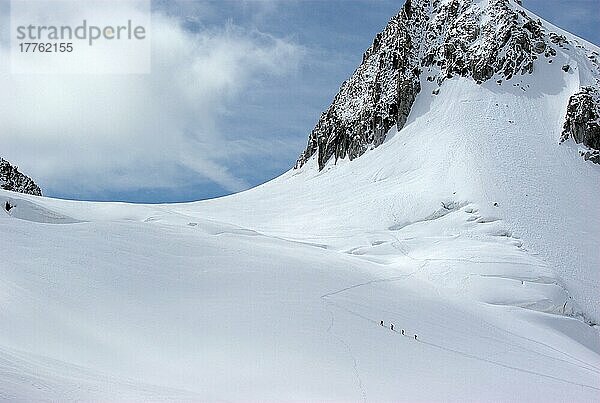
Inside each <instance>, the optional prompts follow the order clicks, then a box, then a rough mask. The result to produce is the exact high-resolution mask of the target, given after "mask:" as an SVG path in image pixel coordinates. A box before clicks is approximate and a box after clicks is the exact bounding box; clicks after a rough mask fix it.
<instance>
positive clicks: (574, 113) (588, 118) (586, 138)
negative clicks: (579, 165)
mask: <svg viewBox="0 0 600 403" xmlns="http://www.w3.org/2000/svg"><path fill="white" fill-rule="evenodd" d="M568 139H573V140H574V141H575V142H576V143H578V144H583V145H584V146H585V147H586V148H587V149H586V150H585V151H581V154H582V156H583V158H584V159H585V160H586V161H588V160H589V161H592V162H595V163H596V164H600V151H599V150H600V91H599V90H598V88H594V87H591V86H590V87H582V88H581V89H580V90H579V92H577V93H576V94H575V95H573V96H572V97H571V98H570V99H569V105H568V106H567V117H566V120H565V124H564V127H563V133H562V138H561V141H565V140H568Z"/></svg>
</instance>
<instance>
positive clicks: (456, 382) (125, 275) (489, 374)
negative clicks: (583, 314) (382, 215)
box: [0, 193, 600, 401]
mask: <svg viewBox="0 0 600 403" xmlns="http://www.w3.org/2000/svg"><path fill="white" fill-rule="evenodd" d="M2 196H3V197H6V196H10V197H13V200H14V201H15V202H16V203H19V204H21V205H25V206H26V207H25V208H24V209H28V208H29V205H28V204H23V203H22V201H23V200H27V201H29V202H30V203H33V204H36V205H37V206H38V208H37V210H38V211H42V210H44V209H48V210H50V209H56V210H61V211H60V214H63V213H64V212H65V211H67V210H68V211H70V212H71V215H72V216H75V217H77V218H78V219H83V218H85V219H86V221H85V222H79V223H71V224H50V223H40V222H37V221H29V220H26V219H18V218H14V217H9V216H8V215H3V216H0V234H3V239H2V243H3V244H10V245H11V247H10V248H6V250H5V251H4V252H3V259H2V262H3V263H2V264H0V270H1V275H0V278H1V279H2V282H1V283H0V284H2V286H1V288H0V301H1V303H0V306H1V307H2V309H1V310H0V318H1V321H2V323H3V326H2V327H1V328H0V346H1V347H2V349H1V354H0V355H1V357H2V359H0V395H1V396H3V397H6V398H26V399H31V398H38V399H39V398H50V399H65V398H78V399H90V398H94V399H114V398H125V397H127V398H154V399H164V398H175V399H185V398H203V399H224V400H240V399H247V398H253V399H286V400H291V399H300V400H305V399H311V400H317V399H344V400H382V399H385V400H389V399H394V400H413V401H414V400H443V399H452V400H463V399H467V398H469V399H475V400H494V399H497V400H508V399H511V398H514V396H519V397H520V398H522V399H527V400H537V399H540V398H543V399H545V400H548V401H559V400H578V401H592V400H593V399H594V398H595V396H597V394H598V392H599V391H600V383H599V382H598V379H599V376H598V375H600V342H599V340H598V334H597V330H596V329H594V328H592V327H590V326H588V325H586V324H585V323H584V322H582V321H581V320H579V319H575V318H569V317H567V316H563V315H555V314H548V313H542V312H538V311H534V310H529V309H520V308H515V306H516V305H524V306H528V304H529V303H530V302H535V303H536V304H538V306H536V307H532V308H534V309H541V310H548V309H550V310H552V309H555V308H556V306H555V305H556V301H558V300H559V299H561V298H564V295H562V294H561V293H562V292H563V291H562V290H561V289H560V287H557V286H555V285H553V284H552V273H551V271H550V270H548V268H547V267H546V266H545V265H544V264H543V263H542V262H541V261H540V260H539V259H538V258H536V257H533V256H530V255H529V254H527V253H524V252H522V251H520V250H519V249H518V248H517V246H516V245H515V244H514V243H515V241H514V240H511V239H509V238H507V237H498V236H497V233H496V231H497V228H496V225H497V223H489V222H488V223H485V222H482V221H485V220H479V219H477V220H470V219H471V218H474V217H478V216H480V214H479V213H477V212H476V211H475V209H474V207H473V206H471V205H467V206H463V207H458V206H457V208H456V209H453V211H452V212H450V213H448V214H445V215H443V216H440V217H439V218H432V219H430V220H427V221H423V222H420V223H413V224H411V225H407V226H404V227H403V228H396V229H394V230H392V231H390V230H383V231H379V232H365V233H362V234H361V233H358V232H354V233H353V232H350V231H348V232H346V231H343V230H341V229H340V231H339V232H338V233H337V237H336V238H335V239H331V238H329V237H327V236H322V237H318V236H315V237H313V238H312V239H307V238H308V237H307V236H305V235H303V234H298V236H297V238H298V240H293V239H283V238H282V237H280V236H274V235H266V234H262V233H260V232H258V231H254V230H252V229H248V228H244V227H239V226H235V225H231V224H226V223H221V222H218V221H214V220H207V219H199V218H195V217H194V215H197V214H196V213H194V214H193V215H188V216H186V215H184V214H182V213H181V212H178V211H176V208H175V207H184V206H139V207H138V206H127V205H122V204H108V203H103V204H97V203H84V202H80V203H73V202H62V201H58V200H51V199H40V198H33V197H27V196H21V195H15V194H11V193H3V194H2ZM17 208H18V207H17ZM96 208H97V209H98V210H99V211H100V213H99V214H98V216H94V214H93V211H94V210H95V209H96ZM187 208H190V209H196V210H197V207H195V206H187ZM223 213H225V212H223ZM54 214H59V212H58V211H54ZM108 214H112V215H113V217H112V218H110V219H109V218H108ZM134 215H137V217H136V218H135V219H133V216H134ZM22 216H23V217H26V216H27V215H26V214H23V215H22ZM119 216H121V218H119ZM478 220H479V221H480V222H477V221H478ZM456 231H461V232H462V236H457V234H456V233H455V232H456ZM495 233H496V235H493V234H495ZM282 235H283V233H282ZM285 235H286V236H287V237H288V238H291V237H292V235H293V232H288V233H286V234H285ZM386 237H387V238H386ZM367 240H369V241H368V243H366V242H367ZM325 244H329V245H330V246H329V247H325V246H324V245H325ZM361 244H362V245H361ZM334 245H336V246H334ZM350 245H361V246H359V247H357V248H351V249H345V248H346V247H348V246H350ZM338 248H339V249H338ZM461 262H462V263H461ZM521 280H523V283H522V282H521ZM516 290H521V291H520V292H515V291H516ZM553 298H554V299H555V300H556V301H555V302H553ZM484 299H487V301H485V302H483V301H484ZM561 300H562V299H561ZM540 302H549V303H550V305H553V307H552V308H549V307H548V306H541V305H539V304H540ZM561 313H562V312H561ZM567 313H568V312H567ZM379 320H385V322H386V325H387V324H388V323H389V322H390V321H391V322H392V323H395V324H396V329H395V330H396V331H395V332H392V331H391V330H390V329H389V328H388V327H387V326H386V327H381V326H379ZM402 330H405V334H406V335H405V336H403V335H402V334H401V331H402ZM415 333H416V334H418V340H415V339H414V334H415ZM467 380H468V381H467Z"/></svg>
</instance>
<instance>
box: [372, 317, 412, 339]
mask: <svg viewBox="0 0 600 403" xmlns="http://www.w3.org/2000/svg"><path fill="white" fill-rule="evenodd" d="M379 324H380V325H381V326H383V327H385V323H384V322H383V321H382V320H381V321H379ZM390 330H392V331H394V332H395V330H394V324H393V323H390ZM401 330H402V336H405V335H406V334H405V333H404V329H401ZM415 340H418V339H417V335H416V334H415Z"/></svg>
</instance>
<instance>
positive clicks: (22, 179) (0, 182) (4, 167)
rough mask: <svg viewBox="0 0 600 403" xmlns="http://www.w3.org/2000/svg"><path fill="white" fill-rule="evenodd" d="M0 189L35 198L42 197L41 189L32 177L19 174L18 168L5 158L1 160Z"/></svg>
mask: <svg viewBox="0 0 600 403" xmlns="http://www.w3.org/2000/svg"><path fill="white" fill-rule="evenodd" d="M0 189H4V190H10V191H13V192H19V193H27V194H31V195H35V196H41V195H42V191H41V189H40V187H39V186H38V185H36V184H35V182H34V181H33V180H32V179H31V178H30V177H28V176H26V175H24V174H22V173H21V172H19V170H18V168H17V167H16V166H13V165H11V164H10V163H9V162H8V161H6V160H5V159H3V158H0Z"/></svg>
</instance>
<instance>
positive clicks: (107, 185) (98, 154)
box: [0, 14, 304, 191]
mask: <svg viewBox="0 0 600 403" xmlns="http://www.w3.org/2000/svg"><path fill="white" fill-rule="evenodd" d="M179 22H180V21H179V20H177V19H176V18H175V17H168V16H165V15H164V14H155V15H153V20H152V74H150V75H12V74H10V73H9V66H8V63H7V61H8V60H9V57H8V55H7V49H6V46H4V47H2V48H1V49H0V57H1V59H0V64H1V65H0V88H2V89H3V96H2V97H0V155H3V156H4V157H6V158H9V159H11V160H13V161H14V162H15V163H17V164H18V165H20V166H21V167H22V168H24V170H25V171H27V172H28V173H29V174H31V175H32V176H33V177H34V178H36V179H39V182H41V184H42V186H48V187H52V188H55V189H66V188H69V187H71V188H73V189H83V190H91V191H102V190H104V189H111V190H122V189H128V190H132V189H136V188H153V187H171V186H179V185H181V184H182V183H181V182H182V181H183V180H184V179H183V178H184V177H185V175H183V174H182V171H183V170H186V169H187V170H193V171H195V172H196V173H197V174H198V175H199V176H201V177H202V178H204V179H205V180H207V181H214V182H216V183H218V184H219V185H221V186H222V187H224V188H226V189H228V190H230V191H237V190H241V189H243V188H245V187H247V186H248V184H247V183H245V182H244V180H243V179H240V178H239V177H237V176H236V175H235V174H234V173H232V172H231V169H230V167H231V165H232V164H234V163H235V162H237V161H239V160H240V159H243V158H246V157H248V156H249V155H248V154H249V153H257V152H261V147H260V146H256V147H239V146H238V145H239V144H240V141H242V142H243V141H246V140H247V139H244V138H243V135H244V130H243V127H242V128H240V130H239V132H236V133H223V132H222V131H221V130H220V129H219V126H220V122H221V121H222V119H224V118H225V117H226V116H227V114H229V113H231V111H230V110H228V107H229V105H231V102H232V101H233V100H235V99H236V98H237V97H240V96H243V94H244V90H246V89H247V88H248V86H249V85H252V83H253V82H254V81H255V80H258V79H259V78H264V77H265V76H267V77H268V76H274V75H275V76H282V75H286V74H289V73H290V72H293V71H295V69H297V68H298V65H299V63H300V62H301V60H302V56H303V53H304V51H303V48H302V47H301V46H298V45H297V44H295V43H293V42H291V41H289V40H286V39H282V38H275V37H273V36H270V35H267V34H264V33H261V32H259V31H256V30H248V29H243V28H240V27H238V26H235V25H233V24H231V23H228V24H226V25H224V26H222V27H220V28H213V29H210V30H205V31H202V32H198V33H192V32H188V31H186V30H185V29H183V28H181V26H180V24H179ZM99 62H107V63H119V62H120V61H118V60H104V61H99ZM263 152H264V150H263Z"/></svg>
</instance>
